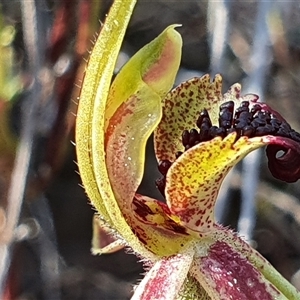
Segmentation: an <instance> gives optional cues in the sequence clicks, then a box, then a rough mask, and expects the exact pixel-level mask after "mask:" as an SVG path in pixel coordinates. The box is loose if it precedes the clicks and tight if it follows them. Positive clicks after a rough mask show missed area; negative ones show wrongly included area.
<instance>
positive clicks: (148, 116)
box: [76, 1, 300, 299]
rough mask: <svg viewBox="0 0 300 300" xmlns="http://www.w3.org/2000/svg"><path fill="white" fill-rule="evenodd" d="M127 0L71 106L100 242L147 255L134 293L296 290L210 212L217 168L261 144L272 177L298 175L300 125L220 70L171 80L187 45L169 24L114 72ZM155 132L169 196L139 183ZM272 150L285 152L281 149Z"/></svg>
mask: <svg viewBox="0 0 300 300" xmlns="http://www.w3.org/2000/svg"><path fill="white" fill-rule="evenodd" d="M134 4H135V1H125V2H124V1H115V2H114V4H113V6H112V8H111V10H110V13H109V14H108V16H107V19H106V22H105V24H104V25H103V27H102V29H101V33H100V35H99V37H98V39H97V41H96V43H95V46H94V49H93V51H92V52H91V57H90V60H89V63H88V66H87V69H86V74H85V78H84V81H83V84H82V90H81V95H80V100H79V107H78V113H77V124H76V149H77V158H78V166H79V171H80V174H81V178H82V181H83V184H84V187H85V189H86V192H87V194H88V197H89V198H90V200H91V202H92V204H93V205H94V207H95V208H96V210H97V212H98V217H99V218H100V219H101V222H102V224H104V225H105V226H106V228H109V229H110V230H111V232H112V234H113V235H114V237H115V239H116V240H115V242H113V244H112V245H110V246H108V247H107V248H106V249H103V250H102V252H105V251H109V250H112V249H113V246H116V247H119V246H120V245H125V246H127V247H129V248H131V249H132V250H133V251H134V253H136V255H138V256H139V257H140V258H141V259H143V261H144V262H145V265H146V267H147V268H148V272H147V274H146V275H145V277H144V279H143V280H142V282H141V283H140V284H139V286H138V287H137V288H136V289H135V293H134V296H133V299H300V294H299V293H298V291H297V290H296V289H295V288H294V287H293V286H292V285H291V284H290V283H289V282H288V281H286V280H285V279H284V278H283V277H282V276H281V275H280V274H279V273H278V272H277V271H276V270H275V269H274V268H273V267H272V266H271V265H270V264H269V263H268V262H267V261H266V260H265V259H264V258H263V257H262V256H261V255H260V254H259V253H258V252H257V251H255V250H254V249H252V248H251V247H250V246H249V245H248V244H247V243H246V242H244V241H243V239H241V238H240V237H239V236H238V235H237V234H236V233H234V232H232V231H230V230H229V229H227V228H224V227H222V226H221V225H220V224H218V223H216V221H215V219H214V208H215V201H216V197H217V195H218V191H219V189H220V185H221V183H222V181H223V179H224V177H225V176H226V174H227V173H228V172H229V170H230V169H231V168H232V167H233V166H234V165H236V164H237V163H238V162H239V161H240V160H241V159H242V158H243V157H245V156H246V155H247V154H248V153H249V152H251V151H253V150H255V149H257V148H260V147H263V146H267V156H268V159H269V168H270V170H271V172H272V174H273V175H274V176H275V177H277V178H279V179H281V180H286V181H288V182H291V181H296V180H298V178H299V175H300V169H299V167H300V159H299V154H300V150H299V149H300V148H299V134H298V133H296V132H295V131H294V130H292V129H291V127H290V126H289V125H288V123H287V122H286V121H285V120H284V119H283V117H281V116H280V115H279V114H278V113H277V112H276V111H274V110H273V109H271V108H270V107H268V106H267V105H266V104H262V103H258V102H257V96H256V95H245V96H243V95H242V94H241V86H240V85H239V84H235V85H233V86H232V87H231V88H230V89H229V91H228V92H226V93H225V94H222V78H221V76H220V75H217V76H216V77H215V78H214V80H213V81H211V79H210V77H209V76H208V75H206V76H203V77H201V78H193V79H191V80H188V81H186V82H183V83H182V84H180V85H179V86H178V87H176V88H175V89H173V90H171V88H172V85H173V83H174V79H175V76H176V73H177V71H178V68H179V64H180V59H181V47H182V40H181V36H180V35H179V34H178V32H177V31H176V30H175V27H176V26H175V25H172V26H170V27H168V28H167V29H166V30H164V31H163V32H162V33H161V34H160V35H159V36H158V37H157V38H156V39H154V40H153V41H152V42H150V43H149V44H148V45H146V46H145V47H144V48H142V49H141V50H140V51H139V52H137V53H136V54H135V55H134V56H133V57H132V58H131V59H130V60H129V61H128V63H127V64H126V65H125V66H124V67H123V68H122V69H121V71H120V72H119V74H118V75H117V76H116V78H115V80H114V81H113V82H112V83H111V78H112V75H113V69H114V65H115V62H116V59H117V55H118V53H119V50H120V46H121V43H122V40H123V38H124V34H125V30H126V28H127V24H128V21H129V18H130V16H131V14H132V10H133V8H134ZM170 90H171V91H170ZM152 132H154V144H155V152H156V156H157V160H158V164H159V169H160V171H161V173H162V178H160V179H159V180H157V182H156V184H157V186H158V188H159V189H160V190H161V192H162V193H163V195H164V197H165V200H166V202H165V203H163V202H160V201H157V200H156V199H152V198H150V197H147V196H145V195H140V194H137V193H136V190H137V188H138V186H139V184H140V182H141V179H142V177H143V172H144V161H145V145H146V142H147V139H148V138H149V136H150V135H151V133H152ZM279 150H283V151H284V155H283V156H281V157H280V158H277V157H276V153H277V152H278V151H279ZM100 252H101V250H100Z"/></svg>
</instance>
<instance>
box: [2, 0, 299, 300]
mask: <svg viewBox="0 0 300 300" xmlns="http://www.w3.org/2000/svg"><path fill="white" fill-rule="evenodd" d="M110 5H111V1H106V0H102V1H101V0H99V1H96V0H73V1H70V0H60V1H50V0H49V1H48V0H36V1H34V0H32V1H29V0H24V1H14V0H1V1H0V241H1V244H0V293H1V296H0V299H7V300H8V299H22V300H27V299H45V300H50V299H55V300H56V299H57V300H59V299H62V300H64V299H74V300H75V299H120V300H122V299H129V298H130V296H131V293H132V286H133V284H135V283H136V282H137V280H138V279H141V278H142V273H143V268H142V265H141V264H140V263H139V262H138V259H137V258H135V256H134V255H129V254H126V253H125V252H124V251H119V252H117V253H113V254H108V255H102V256H92V255H91V252H90V248H91V239H92V217H93V214H94V210H93V208H92V207H91V205H90V204H89V201H88V199H87V197H86V195H85V193H84V189H83V188H82V187H81V186H80V177H79V175H78V174H77V173H76V170H77V166H76V163H75V161H76V157H75V147H74V145H73V144H72V141H74V122H75V114H76V102H77V97H78V94H79V91H80V85H81V80H82V77H83V74H84V69H85V65H86V60H87V59H88V50H89V49H91V48H92V45H93V41H94V40H95V37H96V35H97V33H98V32H99V29H100V24H101V22H103V21H104V19H105V14H106V13H107V12H108V10H109V7H110ZM174 23H176V24H182V27H180V28H178V31H179V32H180V33H181V34H182V36H183V41H184V46H183V57H182V65H181V69H180V71H179V74H178V78H177V83H179V82H181V81H183V80H186V79H189V78H191V77H193V76H201V75H203V74H205V73H210V74H211V75H214V74H216V73H221V74H222V75H223V78H224V92H225V90H226V89H227V88H228V87H229V86H230V85H231V84H233V83H235V82H240V83H242V85H243V92H244V93H248V92H252V93H257V94H259V95H260V98H261V101H264V102H267V103H269V104H270V105H271V106H272V107H273V108H274V109H276V110H277V111H279V112H280V113H281V114H282V115H283V116H284V117H285V118H286V119H287V120H288V121H289V122H290V124H291V126H292V127H293V128H294V129H296V130H297V131H299V130H300V118H299V115H300V101H299V94H300V2H299V1H287V2H283V1H275V0H274V1H266V2H265V1H225V0H224V1H221V0H220V1H175V0H174V1H163V0H161V1H160V0H155V1H154V0H152V1H151V0H150V1H138V4H137V6H136V9H135V11H134V15H133V17H132V20H131V23H130V25H129V29H128V32H127V35H126V38H125V41H124V45H123V48H122V53H121V54H120V60H119V62H118V65H117V66H116V72H117V71H118V70H119V68H120V67H121V65H122V64H123V63H124V62H125V61H126V60H127V59H128V58H129V57H130V56H131V55H132V54H133V53H135V52H136V51H137V50H138V49H139V48H140V47H142V46H143V45H145V44H146V43H148V42H149V41H151V40H152V39H153V38H155V37H156V36H157V35H158V34H159V33H160V32H161V31H162V30H163V29H165V27H167V26H168V25H170V24H174ZM152 148H153V144H152V142H151V141H149V145H148V149H147V157H148V159H147V166H146V172H145V176H144V180H143V182H142V184H141V187H140V192H141V193H145V194H147V195H149V196H152V197H157V198H159V199H161V195H160V194H159V193H158V191H157V190H156V188H155V184H154V181H155V179H156V178H158V177H159V173H158V171H157V164H156V161H155V158H154V155H153V149H152ZM299 196H300V185H299V182H298V183H297V182H296V183H293V184H286V183H284V182H279V181H277V180H275V179H274V178H272V176H271V175H270V173H269V170H268V168H267V162H266V159H265V155H264V150H262V151H257V152H255V153H254V154H252V155H250V156H248V157H247V159H246V160H244V161H243V162H242V163H241V164H240V165H238V166H237V167H236V168H235V169H234V170H233V171H232V172H231V173H230V175H229V176H228V177H227V179H226V181H225V182H224V184H223V188H222V190H221V192H220V199H219V202H218V207H217V211H216V218H217V219H218V220H219V221H220V222H222V223H223V224H224V225H226V226H230V227H231V228H234V229H235V230H238V231H239V232H240V234H241V235H243V236H244V237H245V238H246V239H247V240H248V241H249V243H251V244H252V245H253V246H254V247H255V248H256V249H257V250H258V251H260V252H261V253H262V254H263V255H264V256H265V257H266V258H267V259H268V260H269V261H270V262H271V263H272V264H273V265H274V266H275V267H276V268H277V269H278V270H279V272H281V273H282V274H283V276H284V277H286V278H287V279H288V280H291V281H292V282H293V284H295V285H296V286H297V287H298V288H300V271H299V268H300V205H299Z"/></svg>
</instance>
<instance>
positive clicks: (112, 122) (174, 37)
mask: <svg viewBox="0 0 300 300" xmlns="http://www.w3.org/2000/svg"><path fill="white" fill-rule="evenodd" d="M180 57H181V37H180V35H179V34H178V33H177V32H176V31H175V30H174V26H171V27H169V28H167V29H166V30H165V31H164V32H163V33H162V34H161V35H160V36H159V37H157V38H156V39H155V40H154V41H152V42H151V43H150V44H148V45H147V46H145V47H144V48H143V49H141V50H140V51H139V52H138V53H137V54H136V55H135V56H134V57H133V58H132V59H131V60H130V61H129V62H128V63H127V64H126V65H125V66H124V67H123V69H122V70H121V72H120V73H119V74H118V76H117V77H116V79H115V81H114V83H113V85H112V87H111V90H110V94H109V98H108V102H107V106H106V110H105V119H106V123H105V125H104V126H105V133H104V132H103V128H101V127H99V126H98V125H97V126H96V125H95V127H94V128H93V158H94V165H95V169H94V171H95V174H96V176H97V182H98V185H99V188H100V191H101V195H102V197H103V200H104V203H105V205H106V209H107V211H108V213H109V215H110V217H111V219H113V220H114V227H115V228H116V229H117V231H118V232H119V233H120V234H121V235H122V236H123V237H124V239H125V240H126V241H127V242H128V243H129V244H130V246H131V247H133V249H134V250H136V251H137V252H139V253H141V248H140V247H139V246H138V241H137V240H136V236H138V238H139V240H140V241H142V243H143V244H144V245H146V247H147V249H149V250H150V251H151V252H154V253H155V254H157V255H159V256H164V255H170V254H173V253H176V252H178V251H179V250H181V249H182V247H183V245H184V244H185V242H186V241H187V240H188V239H187V238H185V237H184V238H182V237H178V238H176V236H175V237H174V234H173V235H172V236H170V235H169V234H164V233H162V232H161V231H159V230H157V228H156V227H155V226H149V224H146V223H145V222H143V221H141V220H140V219H139V218H138V216H137V215H136V214H135V213H134V210H133V207H132V200H133V198H134V195H135V192H136V189H137V187H138V186H139V184H140V182H141V179H142V176H143V171H144V161H145V147H146V141H147V139H148V137H149V136H150V134H151V133H152V131H153V130H154V128H155V127H156V126H157V124H158V122H159V121H160V118H161V95H163V94H165V93H166V92H167V91H168V90H169V89H170V88H171V86H172V84H173V80H174V78H175V75H176V73H177V70H178V67H179V62H180ZM100 117H101V111H98V110H96V111H95V114H94V120H95V124H96V122H97V121H98V120H99V118H100ZM104 137H105V140H104ZM103 146H104V147H103ZM124 218H125V219H124ZM126 223H127V224H126ZM133 232H134V234H133ZM138 247H139V248H138ZM137 249H139V250H137ZM144 255H146V256H147V254H145V253H144Z"/></svg>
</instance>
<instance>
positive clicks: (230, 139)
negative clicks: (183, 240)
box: [165, 133, 266, 234]
mask: <svg viewBox="0 0 300 300" xmlns="http://www.w3.org/2000/svg"><path fill="white" fill-rule="evenodd" d="M235 139H236V133H232V134H229V135H228V136H227V137H226V138H224V139H223V140H222V139H221V138H220V137H217V138H215V139H213V140H211V141H209V142H204V143H200V144H198V145H196V146H194V147H192V148H191V149H189V150H188V151H186V152H185V153H183V154H182V155H181V156H180V157H179V158H178V159H177V160H176V161H175V162H174V163H173V165H172V166H171V168H170V169H169V172H168V174H167V181H166V190H165V194H166V200H167V204H168V206H169V208H170V210H171V213H173V214H175V215H177V216H178V217H179V218H180V220H181V224H183V225H184V226H187V227H188V228H190V229H192V230H195V231H198V232H200V234H204V233H207V232H210V231H211V230H213V225H214V222H215V221H214V207H215V201H216V197H217V195H218V191H219V189H220V185H221V183H222V181H223V179H224V177H225V176H226V174H227V173H228V171H229V170H230V169H231V168H232V167H233V166H234V165H235V164H237V163H238V162H239V161H240V160H241V159H242V158H243V157H244V156H245V155H247V154H248V153H249V152H251V151H253V150H254V149H257V148H259V147H262V146H264V145H265V144H266V140H265V138H264V137H257V138H251V139H249V138H247V137H241V138H240V139H239V140H238V141H237V142H235Z"/></svg>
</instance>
